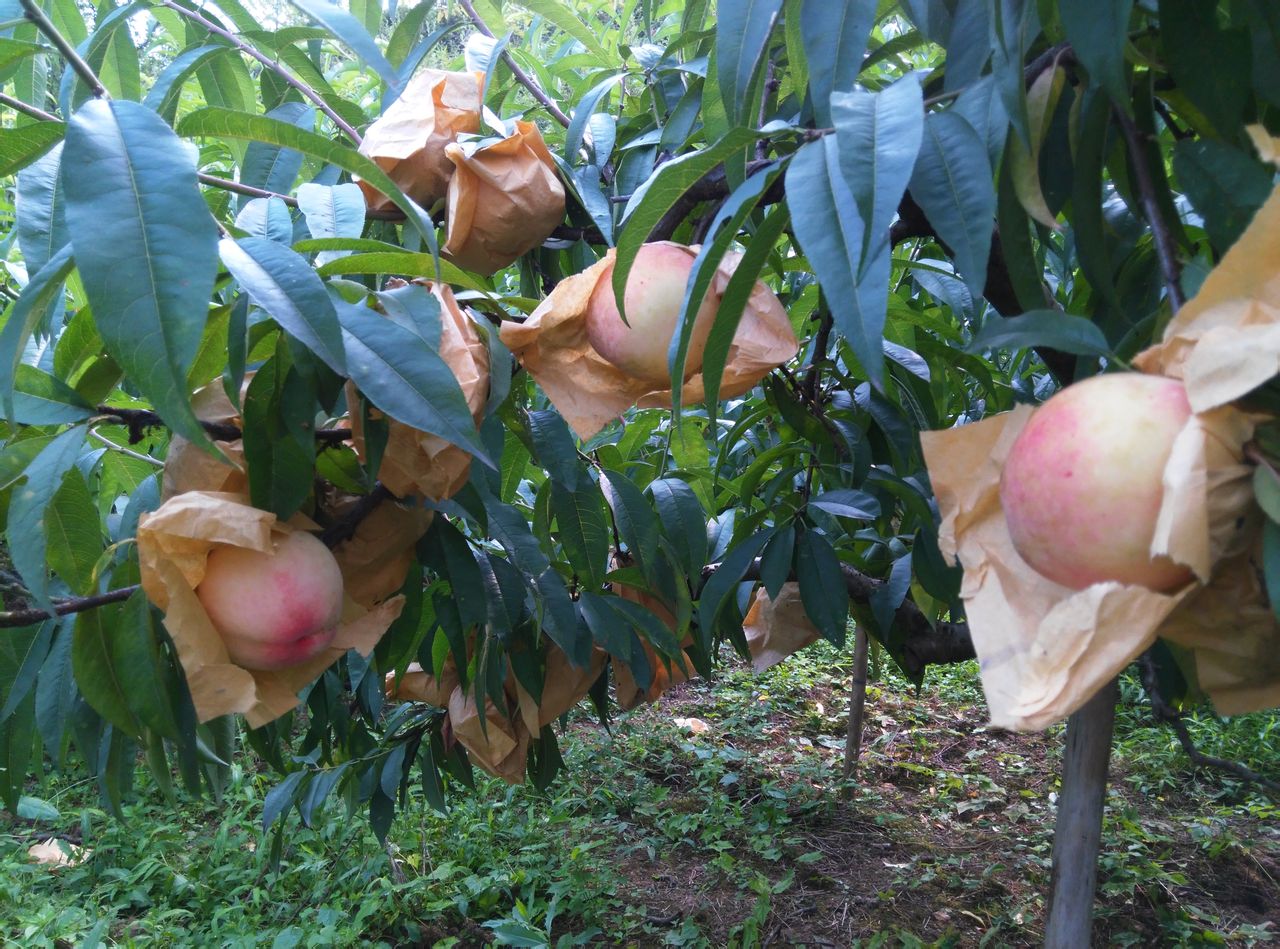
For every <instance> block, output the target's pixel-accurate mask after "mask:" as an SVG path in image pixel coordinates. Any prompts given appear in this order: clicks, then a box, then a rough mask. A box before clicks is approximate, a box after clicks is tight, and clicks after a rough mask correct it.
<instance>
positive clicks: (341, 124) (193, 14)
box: [22, 0, 361, 145]
mask: <svg viewBox="0 0 1280 949" xmlns="http://www.w3.org/2000/svg"><path fill="white" fill-rule="evenodd" d="M22 2H23V4H24V5H25V4H27V3H29V2H32V0H22ZM160 5H161V6H163V7H167V8H168V9H170V10H172V11H173V12H174V13H176V14H178V15H179V16H183V17H186V18H187V19H188V20H190V21H191V22H192V23H198V24H199V25H200V26H202V27H204V28H205V29H206V30H208V31H209V32H210V33H212V34H213V35H214V36H218V37H221V38H222V39H224V40H226V41H227V42H228V43H230V44H231V45H232V46H234V47H235V48H236V49H238V50H240V52H242V53H244V54H245V55H246V56H251V57H253V58H254V59H256V60H257V61H258V62H260V63H261V64H262V65H263V66H265V67H266V68H267V69H270V70H271V71H272V72H273V73H275V74H276V75H277V76H279V77H280V78H281V79H283V80H284V81H285V82H287V83H288V84H289V85H290V86H292V87H293V88H294V89H296V90H298V92H300V93H301V94H302V95H304V96H306V97H307V98H308V99H310V100H311V101H312V102H314V103H315V105H316V108H318V109H319V110H320V111H321V112H323V113H324V114H325V115H327V116H328V117H329V120H330V121H331V122H333V124H334V125H336V126H337V127H338V128H340V129H341V130H342V132H343V133H344V134H345V135H346V136H347V138H349V139H351V141H353V142H355V144H357V145H359V144H360V141H361V139H360V133H359V132H357V131H356V130H355V129H354V128H352V127H351V125H350V124H348V123H347V121H346V120H345V119H343V118H342V116H340V115H339V114H338V113H337V112H335V111H334V109H333V107H332V106H331V105H329V103H328V102H326V101H325V98H324V96H322V95H321V94H320V93H319V92H317V91H316V90H315V89H312V88H311V87H310V86H309V85H307V84H306V83H305V82H303V81H302V80H301V79H299V78H297V77H296V76H294V75H293V74H292V73H290V72H289V71H288V70H286V69H284V68H283V67H282V66H281V65H280V64H279V63H278V62H276V61H275V60H273V59H272V58H271V57H270V56H266V55H264V54H263V53H261V52H259V51H258V50H257V49H255V48H254V47H253V46H251V45H249V44H248V43H246V42H245V41H244V40H242V39H240V38H239V37H238V36H236V35H235V34H234V33H232V32H231V31H230V30H224V29H223V28H222V27H220V26H218V24H216V23H214V22H213V21H212V20H210V19H208V18H207V17H204V16H202V15H201V14H200V13H198V12H197V11H195V10H190V9H188V8H186V7H184V6H183V5H182V4H180V3H176V2H174V0H160Z"/></svg>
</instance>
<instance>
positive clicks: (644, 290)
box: [586, 243, 720, 388]
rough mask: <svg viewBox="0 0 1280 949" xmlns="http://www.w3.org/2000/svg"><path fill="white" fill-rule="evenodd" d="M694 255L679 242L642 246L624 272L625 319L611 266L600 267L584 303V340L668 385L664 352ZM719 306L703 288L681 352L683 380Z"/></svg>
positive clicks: (636, 373)
mask: <svg viewBox="0 0 1280 949" xmlns="http://www.w3.org/2000/svg"><path fill="white" fill-rule="evenodd" d="M696 257H697V254H696V253H695V252H694V251H693V250H691V249H689V248H687V247H684V246H682V245H680V244H669V243H655V244H644V245H642V246H641V247H640V251H639V253H637V254H636V259H635V263H634V264H633V265H632V267H631V272H630V273H629V274H627V288H626V293H625V294H624V296H623V302H624V304H625V306H626V311H627V322H626V323H624V322H623V321H622V314H621V313H619V312H618V301H617V297H616V295H615V294H614V292H613V268H612V267H608V268H606V269H605V271H604V273H603V274H601V276H600V280H599V281H598V282H597V283H596V286H595V289H594V290H593V291H592V293H591V299H590V300H589V301H588V303H587V314H586V316H587V340H588V342H590V343H591V348H592V349H594V350H595V351H596V352H597V353H599V354H600V355H601V356H603V357H604V358H605V359H607V360H608V361H609V362H611V363H612V364H613V365H615V366H617V367H618V368H619V369H621V370H622V371H623V372H625V373H626V374H627V375H629V376H631V377H633V378H635V379H640V380H641V381H644V382H648V383H651V384H652V385H655V386H661V387H663V388H666V387H668V386H669V385H670V382H671V374H670V370H669V369H668V368H667V352H668V350H669V348H670V346H671V337H672V336H673V335H675V332H676V326H677V324H678V322H679V319H680V308H681V304H683V303H684V293H685V287H686V285H687V284H688V282H689V272H690V271H691V270H692V269H693V262H694V259H695V258H696ZM719 305H720V301H719V300H718V299H717V298H716V297H714V296H713V295H712V294H711V293H710V292H708V293H707V295H706V296H705V297H704V298H703V300H702V305H701V306H700V307H699V308H698V313H697V316H695V317H694V322H693V335H692V336H691V337H690V339H689V350H688V355H687V356H686V357H685V367H684V368H685V378H686V379H687V378H689V376H692V375H693V374H694V373H696V372H697V371H698V370H699V369H701V368H702V353H703V350H704V349H706V346H707V336H708V335H709V334H710V333H711V324H712V323H713V322H714V321H715V316H716V310H717V309H718V308H719Z"/></svg>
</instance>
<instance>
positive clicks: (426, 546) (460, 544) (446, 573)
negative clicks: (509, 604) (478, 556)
mask: <svg viewBox="0 0 1280 949" xmlns="http://www.w3.org/2000/svg"><path fill="white" fill-rule="evenodd" d="M419 558H420V559H421V560H422V561H423V563H424V564H425V565H426V566H428V567H430V568H431V569H432V570H434V571H435V572H436V573H437V574H439V575H440V576H442V577H444V578H445V579H446V580H448V581H449V587H450V595H451V596H452V597H453V600H454V602H455V603H456V604H457V607H458V618H459V619H460V620H461V622H462V625H463V626H464V627H470V626H474V625H475V624H477V623H483V622H484V616H485V605H484V595H485V594H484V584H483V582H482V581H481V579H480V570H479V568H478V567H477V566H476V560H475V557H473V556H472V554H471V547H470V545H469V544H468V543H467V539H466V538H465V537H464V536H463V535H462V532H461V531H459V530H458V529H457V528H456V527H454V526H453V524H451V523H450V522H449V521H448V520H447V519H445V518H444V517H442V516H440V515H437V516H436V517H435V519H434V520H432V522H431V529H430V530H429V531H427V534H426V536H425V537H424V538H423V540H422V541H421V543H420V544H419Z"/></svg>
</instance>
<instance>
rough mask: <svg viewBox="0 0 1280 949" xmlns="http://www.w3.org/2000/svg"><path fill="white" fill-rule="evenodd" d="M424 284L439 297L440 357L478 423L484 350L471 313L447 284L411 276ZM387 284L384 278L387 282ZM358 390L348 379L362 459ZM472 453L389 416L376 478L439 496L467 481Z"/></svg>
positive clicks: (403, 491) (398, 491) (394, 487)
mask: <svg viewBox="0 0 1280 949" xmlns="http://www.w3.org/2000/svg"><path fill="white" fill-rule="evenodd" d="M415 283H419V284H420V285H422V286H424V287H426V288H427V289H428V290H430V291H431V293H432V294H433V295H434V296H435V297H436V299H437V300H438V301H439V302H440V358H441V359H443V360H444V361H445V363H446V364H447V365H448V366H449V368H450V369H452V370H453V374H454V376H455V377H456V378H457V380H458V385H459V386H460V387H461V388H462V394H463V395H464V396H465V397H466V400H467V405H468V407H470V409H471V415H472V417H473V418H474V419H475V420H476V424H477V425H478V424H479V423H480V421H481V419H482V418H483V417H484V408H485V402H486V401H487V400H488V398H489V351H488V349H487V348H486V346H485V344H484V340H483V339H482V338H481V336H480V331H479V330H478V329H477V328H476V325H475V323H474V322H473V321H472V318H471V317H470V316H468V315H467V313H466V312H465V311H464V310H463V309H462V307H461V306H459V305H458V301H457V299H455V297H454V295H453V291H452V290H451V289H450V288H449V287H448V285H447V284H442V283H433V282H432V281H429V280H419V281H415ZM390 286H392V284H390V283H388V287H390ZM359 398H360V396H359V394H358V393H357V391H356V388H355V386H354V385H352V384H351V383H348V384H347V402H348V405H350V406H351V409H352V411H351V415H350V422H351V440H352V443H353V444H354V445H355V448H356V453H357V454H358V455H359V457H360V460H361V461H362V462H363V461H364V460H365V458H366V455H365V444H364V426H363V413H362V412H361V411H360V410H359V408H358V406H359ZM470 471H471V455H470V454H468V453H467V452H466V451H465V450H463V449H462V448H459V447H458V446H457V445H454V444H452V443H451V442H447V441H445V440H444V439H443V438H441V437H439V436H438V435H429V434H427V433H426V432H421V431H419V430H418V429H416V428H412V427H411V426H408V425H405V424H404V423H403V422H397V421H395V420H391V422H390V430H389V432H388V436H387V446H386V448H385V450H384V451H383V455H382V464H381V466H380V467H379V469H378V480H379V481H381V482H382V484H383V485H384V486H385V487H386V488H387V490H389V491H390V492H391V493H392V494H394V495H396V496H397V497H401V498H407V497H413V496H417V497H425V498H430V499H432V500H433V501H441V500H444V499H445V498H448V497H451V496H452V495H454V494H455V493H456V492H457V491H458V490H460V489H461V488H462V486H463V485H464V484H466V483H467V478H468V476H469V474H470Z"/></svg>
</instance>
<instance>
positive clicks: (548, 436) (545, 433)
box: [528, 409, 582, 492]
mask: <svg viewBox="0 0 1280 949" xmlns="http://www.w3.org/2000/svg"><path fill="white" fill-rule="evenodd" d="M528 426H529V437H530V439H531V440H532V441H533V451H534V454H535V455H536V456H537V459H538V463H539V464H541V465H542V467H543V468H545V469H547V474H548V475H550V476H551V478H552V479H553V480H554V481H556V482H558V483H559V484H560V485H561V487H563V488H565V489H567V490H568V491H570V492H573V491H577V490H578V483H579V481H581V480H582V478H581V475H582V464H581V462H579V460H578V446H577V445H576V444H575V443H574V440H573V434H572V433H571V432H570V431H569V426H568V425H566V424H565V421H564V419H563V418H562V417H561V415H560V413H559V412H554V411H552V410H550V409H541V410H538V411H534V412H530V413H529V415H528Z"/></svg>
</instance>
